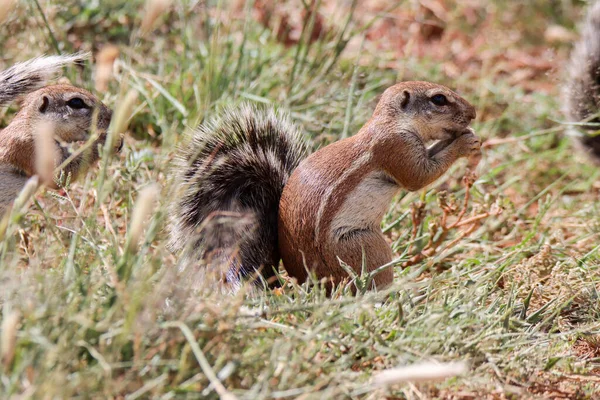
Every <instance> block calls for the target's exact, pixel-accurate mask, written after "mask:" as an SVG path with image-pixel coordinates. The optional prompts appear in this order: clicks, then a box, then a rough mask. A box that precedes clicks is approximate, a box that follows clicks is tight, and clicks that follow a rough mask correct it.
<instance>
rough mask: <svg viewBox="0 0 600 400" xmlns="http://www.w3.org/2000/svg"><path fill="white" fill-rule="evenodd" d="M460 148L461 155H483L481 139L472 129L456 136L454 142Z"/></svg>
mask: <svg viewBox="0 0 600 400" xmlns="http://www.w3.org/2000/svg"><path fill="white" fill-rule="evenodd" d="M453 144H454V145H455V146H456V148H457V149H458V154H459V157H469V158H471V157H479V156H480V155H481V139H479V138H478V137H477V136H475V135H474V134H473V133H472V131H470V132H467V133H464V134H462V135H460V136H459V137H457V138H456V140H455V141H454V143H453Z"/></svg>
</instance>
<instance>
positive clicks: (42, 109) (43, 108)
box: [38, 96, 50, 114]
mask: <svg viewBox="0 0 600 400" xmlns="http://www.w3.org/2000/svg"><path fill="white" fill-rule="evenodd" d="M49 103H50V100H48V96H42V104H40V106H39V107H38V110H39V111H40V112H41V113H42V114H43V113H45V112H46V110H47V109H48V104H49Z"/></svg>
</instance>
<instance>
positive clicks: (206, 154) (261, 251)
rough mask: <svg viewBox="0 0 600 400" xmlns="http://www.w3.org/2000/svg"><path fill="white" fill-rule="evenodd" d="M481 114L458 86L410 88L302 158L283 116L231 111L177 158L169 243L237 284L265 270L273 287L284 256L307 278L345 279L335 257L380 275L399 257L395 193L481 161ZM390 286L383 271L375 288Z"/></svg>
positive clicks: (391, 93)
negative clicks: (222, 266)
mask: <svg viewBox="0 0 600 400" xmlns="http://www.w3.org/2000/svg"><path fill="white" fill-rule="evenodd" d="M474 118H475V108H474V107H473V106H472V105H471V104H469V103H468V102H467V101H466V100H464V99H463V98H462V97H460V96H459V95H458V94H456V93H455V92H453V91H451V90H450V89H448V88H446V87H444V86H441V85H436V84H432V83H428V82H403V83H399V84H396V85H394V86H392V87H390V88H388V89H387V90H386V91H385V92H384V93H383V95H382V97H381V99H380V101H379V103H378V105H377V107H376V109H375V112H374V113H373V116H372V117H371V119H370V120H369V121H368V122H367V123H366V124H365V125H364V126H363V128H362V129H361V130H360V131H359V132H358V134H356V135H355V136H353V137H350V138H347V139H344V140H340V141H338V142H335V143H333V144H330V145H328V146H325V147H323V148H322V149H320V150H318V151H317V152H315V153H313V154H312V155H310V156H308V157H306V154H307V153H308V151H307V146H306V145H305V144H304V142H303V140H302V139H301V134H300V133H299V131H298V129H297V128H296V127H295V126H294V125H293V124H292V123H290V121H289V119H288V118H287V117H286V116H284V115H282V114H281V113H277V112H275V111H273V110H261V109H257V108H255V107H252V106H248V105H244V106H242V107H241V108H238V109H232V108H230V109H228V110H226V111H225V112H224V114H223V115H222V116H221V117H220V118H217V119H215V120H213V121H211V122H208V123H205V124H202V125H201V126H200V128H199V129H198V130H196V131H195V132H194V133H193V135H192V139H191V142H190V143H189V144H187V146H186V147H185V148H182V150H181V154H180V159H179V162H178V163H177V166H176V171H177V172H176V173H177V175H178V176H177V179H178V182H179V183H178V185H179V189H180V190H181V192H180V193H178V195H177V196H180V197H178V200H176V201H175V202H174V204H173V206H172V211H171V221H172V223H171V227H170V230H171V242H170V245H171V247H172V249H173V250H183V257H184V258H185V259H186V260H187V261H186V262H189V261H191V262H200V260H203V262H205V263H206V262H207V261H206V260H207V259H208V263H209V264H211V263H214V262H217V263H226V265H227V266H228V267H227V268H228V270H227V275H226V276H227V280H228V281H229V282H232V283H234V284H237V283H239V279H240V278H243V277H248V276H252V275H253V274H255V273H256V271H257V270H260V272H261V274H262V276H263V277H264V278H265V279H267V280H268V279H269V278H271V277H272V276H273V275H274V270H275V269H276V268H277V265H278V264H279V260H280V259H282V260H283V265H284V267H285V269H286V271H287V272H288V274H289V275H290V276H292V277H295V278H297V279H298V280H299V281H300V282H303V281H305V280H306V277H307V270H308V271H311V272H313V273H314V274H315V275H316V276H317V278H326V279H329V280H331V281H332V282H333V283H338V282H341V281H342V280H344V279H347V278H348V274H347V273H346V271H345V270H344V268H342V267H341V266H340V262H339V260H342V261H344V262H345V263H347V264H348V265H349V266H351V267H352V268H353V269H354V270H355V271H356V272H357V273H360V271H361V269H362V263H363V260H365V262H366V267H367V270H368V271H372V270H373V269H375V268H377V267H379V266H381V265H384V264H386V263H388V262H390V261H392V250H391V249H390V247H389V245H388V244H387V243H386V241H385V239H384V237H383V234H382V233H381V228H380V224H381V219H382V217H383V215H384V214H385V212H386V211H387V209H388V207H389V204H390V202H391V200H392V198H393V197H394V196H395V195H396V194H397V193H398V192H399V190H400V189H407V190H411V191H414V190H418V189H421V188H423V187H425V186H427V185H428V184H430V183H432V182H433V181H434V180H436V179H437V178H438V177H440V176H441V175H442V174H443V173H444V172H445V171H446V170H448V168H449V167H450V166H451V165H452V164H453V163H454V162H455V161H456V160H457V159H459V158H461V157H471V156H478V155H479V154H480V146H481V142H480V140H479V138H478V137H477V136H475V135H474V133H473V131H472V130H471V129H470V128H468V125H469V124H470V122H471V121H472V120H473V119H474ZM434 140H438V141H439V142H437V143H436V144H435V145H433V146H432V147H430V148H429V149H427V148H426V147H425V145H426V143H427V142H430V141H434ZM305 157H306V158H305ZM338 259H339V260H338ZM391 281H392V270H391V269H387V270H384V271H382V272H381V273H379V274H378V275H376V276H375V279H374V285H375V286H376V287H377V288H381V287H383V286H386V285H388V284H389V283H391Z"/></svg>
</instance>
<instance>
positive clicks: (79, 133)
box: [19, 85, 112, 143]
mask: <svg viewBox="0 0 600 400" xmlns="http://www.w3.org/2000/svg"><path fill="white" fill-rule="evenodd" d="M22 104H23V105H24V107H23V108H22V109H21V111H20V112H19V114H22V113H23V114H24V115H23V116H24V117H26V118H27V119H29V120H30V121H31V122H32V123H41V122H48V123H51V124H52V125H53V127H54V134H55V137H56V138H57V139H58V140H60V141H63V142H66V143H71V142H78V141H85V140H87V139H88V138H89V134H90V130H91V127H92V123H93V121H96V129H97V130H98V132H104V131H106V130H107V129H108V126H109V124H110V120H111V117H112V111H111V110H110V109H109V108H108V107H107V106H106V105H104V104H103V103H102V102H101V101H100V100H98V98H97V97H96V96H94V95H93V94H92V93H90V92H88V91H87V90H85V89H81V88H78V87H75V86H71V85H52V86H46V87H44V88H42V89H39V90H36V91H35V92H32V93H30V94H28V95H27V96H26V97H25V99H24V101H23V102H22Z"/></svg>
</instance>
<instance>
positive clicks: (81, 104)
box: [67, 97, 89, 110]
mask: <svg viewBox="0 0 600 400" xmlns="http://www.w3.org/2000/svg"><path fill="white" fill-rule="evenodd" d="M67 105H68V106H69V107H71V108H73V109H75V110H78V109H81V108H89V107H88V105H87V104H85V101H83V100H82V99H81V98H79V97H74V98H72V99H71V100H69V101H67Z"/></svg>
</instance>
